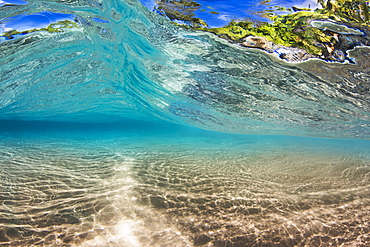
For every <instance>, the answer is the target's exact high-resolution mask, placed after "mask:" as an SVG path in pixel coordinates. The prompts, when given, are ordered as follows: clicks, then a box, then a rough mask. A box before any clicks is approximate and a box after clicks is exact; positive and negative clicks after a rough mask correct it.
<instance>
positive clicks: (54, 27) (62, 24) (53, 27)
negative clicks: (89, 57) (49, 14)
mask: <svg viewBox="0 0 370 247" xmlns="http://www.w3.org/2000/svg"><path fill="white" fill-rule="evenodd" d="M73 27H76V28H77V24H76V23H75V22H72V21H70V20H64V21H59V22H57V23H53V24H50V25H49V26H47V27H45V28H34V29H31V30H25V31H17V30H12V31H8V32H5V33H3V34H2V35H1V36H4V37H7V38H8V39H12V38H13V36H14V35H17V34H27V33H33V32H36V31H46V32H49V33H57V32H63V29H64V28H73Z"/></svg>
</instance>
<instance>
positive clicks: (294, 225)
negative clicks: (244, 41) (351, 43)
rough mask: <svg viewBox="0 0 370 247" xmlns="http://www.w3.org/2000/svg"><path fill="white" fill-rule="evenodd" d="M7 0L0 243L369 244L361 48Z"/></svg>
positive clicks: (133, 9) (368, 148)
mask: <svg viewBox="0 0 370 247" xmlns="http://www.w3.org/2000/svg"><path fill="white" fill-rule="evenodd" d="M9 2H10V1H9ZM7 3H8V2H7V1H1V2H0V6H1V7H0V14H1V16H0V17H1V19H0V31H1V32H2V33H5V32H8V31H11V30H14V29H16V30H17V31H18V32H16V33H13V34H12V35H9V34H8V35H2V36H1V37H0V42H1V43H0V51H1V52H0V78H1V79H0V92H1V93H0V147H1V148H0V245H2V246H37V245H40V246H125V247H126V246H128V247H131V246H367V245H368V244H369V243H370V234H369V232H370V225H369V222H370V215H369V212H370V193H369V192H370V191H369V189H370V140H369V137H370V135H369V134H370V127H369V124H370V121H369V120H370V115H369V113H370V111H369V106H370V105H369V102H370V101H369V88H370V86H369V76H368V74H369V72H370V71H369V66H368V64H370V61H369V58H370V57H369V50H368V48H366V47H363V48H358V49H356V50H354V51H352V52H351V55H352V56H353V58H354V60H355V61H356V64H337V63H325V62H322V61H318V60H312V61H309V62H306V63H303V64H288V63H285V62H282V61H279V60H278V59H277V58H275V57H273V56H270V55H268V54H265V53H264V52H262V51H258V50H253V49H246V48H241V47H238V46H236V45H233V44H229V43H228V42H226V41H224V40H221V39H219V38H218V37H215V36H213V35H212V34H208V33H203V32H196V31H190V30H184V29H182V28H180V27H177V26H175V25H173V24H172V23H170V22H168V21H167V20H166V19H164V18H163V17H161V16H158V15H156V14H155V13H152V12H150V11H148V9H147V8H145V7H144V6H142V5H141V4H140V3H139V2H137V1H132V0H125V1H123V0H122V1H104V2H103V1H73V0H70V1H28V2H25V1H18V2H14V1H12V2H11V3H12V4H7ZM61 20H68V21H69V23H73V24H70V25H69V27H67V26H63V23H58V22H59V21H61ZM56 23H57V24H56ZM48 25H54V26H53V28H54V29H53V30H54V31H52V32H50V30H49V32H47V31H46V30H43V29H42V28H45V27H47V26H48ZM22 28H23V29H22ZM56 29H57V31H55V30H56ZM26 30H32V31H30V32H25V31H26Z"/></svg>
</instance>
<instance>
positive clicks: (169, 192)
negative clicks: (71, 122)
mask: <svg viewBox="0 0 370 247" xmlns="http://www.w3.org/2000/svg"><path fill="white" fill-rule="evenodd" d="M159 136H160V134H159ZM159 136H154V137H137V136H136V137H129V136H126V137H120V138H101V139H93V138H90V139H89V138H87V139H83V138H81V137H78V138H73V137H69V138H64V139H63V138H59V137H58V138H57V137H47V138H45V137H37V138H28V137H27V138H25V137H24V136H22V138H20V137H15V138H14V137H12V138H9V137H6V138H2V139H1V143H0V144H1V147H2V149H1V151H0V156H1V158H0V176H1V179H0V181H1V187H0V188H1V189H0V198H1V200H0V201H1V204H0V245H2V246H36V245H41V246H130V247H131V246H367V245H368V243H370V234H369V232H370V224H369V222H370V214H369V212H370V193H369V192H370V190H369V189H370V156H369V153H368V152H366V150H367V147H368V144H369V143H368V142H367V141H360V142H358V141H336V140H325V139H305V138H287V137H285V138H284V137H281V138H280V137H251V136H250V137H248V138H247V137H243V138H239V137H238V138H239V139H238V138H236V137H230V136H226V137H225V136H222V138H220V137H217V138H209V137H197V136H190V137H189V136H184V135H180V136H177V137H176V138H177V139H176V138H174V137H171V138H168V137H163V138H164V139H161V138H158V137H159ZM298 144H299V145H298ZM361 147H362V149H361ZM354 150H357V151H354Z"/></svg>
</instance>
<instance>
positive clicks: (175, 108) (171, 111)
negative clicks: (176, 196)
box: [0, 1, 370, 139]
mask: <svg viewBox="0 0 370 247" xmlns="http://www.w3.org/2000/svg"><path fill="white" fill-rule="evenodd" d="M0 8H1V12H0V13H1V17H0V18H1V23H2V24H1V25H2V27H3V29H4V28H7V26H6V25H10V24H9V23H11V21H13V22H14V21H15V20H18V22H19V23H17V25H18V26H17V25H15V24H14V23H13V24H14V25H13V30H17V31H18V32H19V33H22V35H15V36H13V38H12V39H5V40H3V42H2V43H1V44H0V51H1V55H0V65H1V71H0V78H1V79H0V80H1V83H0V91H1V95H0V119H2V120H11V119H12V120H53V121H78V122H81V121H82V122H83V121H85V122H101V121H105V122H107V121H108V122H109V121H117V120H120V119H126V118H131V119H144V120H148V119H158V118H160V119H165V120H167V121H171V122H175V123H178V124H181V125H191V126H196V127H199V128H203V129H208V130H213V131H220V132H229V133H242V134H279V135H306V136H307V135H308V136H322V137H335V138H361V139H368V138H369V136H370V115H369V110H370V106H369V102H370V101H369V89H370V86H369V84H368V83H367V82H366V80H367V79H366V78H364V77H363V76H357V75H360V74H361V73H365V74H366V71H368V70H369V69H366V68H363V67H362V66H363V65H361V63H360V64H359V63H358V64H357V65H350V64H344V65H342V64H340V65H339V64H327V63H323V62H320V61H310V62H307V63H305V64H311V65H312V66H306V68H305V65H303V66H302V65H292V64H286V63H284V62H281V61H278V60H276V59H274V58H272V57H270V56H269V55H267V54H265V53H263V52H261V51H258V50H253V49H246V48H241V47H237V46H234V45H232V44H228V43H227V42H225V41H223V40H220V39H219V38H217V37H216V36H214V35H213V34H208V33H202V32H197V31H190V30H184V29H181V28H179V27H176V26H174V25H173V24H171V23H169V22H168V21H167V20H165V19H163V18H162V17H160V16H157V15H155V14H154V13H150V12H148V11H147V10H146V9H145V7H143V6H141V5H140V4H139V3H138V2H135V1H105V2H104V3H101V2H92V1H90V2H85V1H51V2H42V3H37V4H36V3H34V2H32V3H31V2H30V4H26V5H22V6H6V7H4V6H2V7H0ZM4 8H6V9H7V10H9V9H11V8H12V9H11V10H12V11H13V12H12V11H4ZM26 13H27V14H26ZM36 16H39V17H40V18H41V17H42V18H41V19H40V18H39V19H37V18H36ZM12 18H13V19H12ZM62 19H63V20H64V21H65V20H68V21H69V22H70V23H69V24H68V25H67V24H66V23H64V24H63V25H66V26H61V25H62V24H61V23H59V22H60V21H61V20H62ZM31 20H33V21H37V20H39V22H38V25H41V24H40V23H43V25H44V26H42V25H41V26H37V27H36V26H35V25H33V24H32V25H31V24H30V23H31V22H30V21H31ZM63 20H62V21H63ZM27 23H28V24H29V25H28V26H27V25H26V24H27ZM58 23H59V24H58ZM55 24H58V25H59V26H58V25H57V26H55ZM22 25H23V27H24V28H26V27H27V28H28V29H27V28H26V29H27V30H28V31H30V29H31V30H33V31H32V32H26V31H27V30H24V29H22V28H21V26H22ZM45 25H46V27H45ZM50 25H54V26H52V27H53V28H54V29H50V28H48V27H49V26H50ZM16 27H17V28H16ZM18 29H19V30H18ZM4 30H5V29H4ZM4 30H3V32H4ZM4 37H5V36H4ZM9 37H10V36H9ZM362 55H363V54H362ZM359 59H360V60H361V59H362V61H365V64H366V63H367V64H368V63H369V57H368V55H366V53H365V55H363V56H361V57H360V58H359ZM307 67H310V68H313V67H318V68H319V70H318V71H317V72H315V71H312V70H311V69H310V68H307ZM363 69H365V72H364V71H363ZM320 70H321V71H320ZM327 73H329V74H330V73H332V74H335V75H339V76H337V77H335V75H333V76H328V74H327Z"/></svg>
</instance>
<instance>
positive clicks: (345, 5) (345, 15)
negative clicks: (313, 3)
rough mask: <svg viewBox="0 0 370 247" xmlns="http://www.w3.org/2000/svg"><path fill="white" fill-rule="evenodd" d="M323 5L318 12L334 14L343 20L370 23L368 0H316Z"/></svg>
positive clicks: (369, 3)
mask: <svg viewBox="0 0 370 247" xmlns="http://www.w3.org/2000/svg"><path fill="white" fill-rule="evenodd" d="M318 3H319V4H321V6H322V7H323V8H322V9H321V10H317V11H318V12H321V13H324V14H334V15H336V16H338V17H339V18H341V19H342V20H343V21H352V22H356V23H359V24H370V14H369V11H370V7H369V5H370V1H368V0H318Z"/></svg>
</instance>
